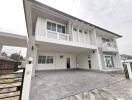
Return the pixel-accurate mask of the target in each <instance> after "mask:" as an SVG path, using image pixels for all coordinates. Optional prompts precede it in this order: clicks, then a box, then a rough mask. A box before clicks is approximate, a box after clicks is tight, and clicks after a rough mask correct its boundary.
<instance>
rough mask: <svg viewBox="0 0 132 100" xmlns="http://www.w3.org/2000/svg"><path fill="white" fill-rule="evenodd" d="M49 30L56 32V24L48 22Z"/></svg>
mask: <svg viewBox="0 0 132 100" xmlns="http://www.w3.org/2000/svg"><path fill="white" fill-rule="evenodd" d="M47 29H48V30H51V31H56V24H55V23H51V22H47Z"/></svg>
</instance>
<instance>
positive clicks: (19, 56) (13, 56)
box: [11, 53, 23, 61]
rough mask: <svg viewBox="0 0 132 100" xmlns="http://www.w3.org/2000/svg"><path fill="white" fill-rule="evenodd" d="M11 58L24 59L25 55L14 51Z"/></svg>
mask: <svg viewBox="0 0 132 100" xmlns="http://www.w3.org/2000/svg"><path fill="white" fill-rule="evenodd" d="M11 59H14V60H17V61H19V60H23V56H21V55H19V54H18V53H13V54H11Z"/></svg>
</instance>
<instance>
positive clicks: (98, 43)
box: [35, 17, 120, 70]
mask: <svg viewBox="0 0 132 100" xmlns="http://www.w3.org/2000/svg"><path fill="white" fill-rule="evenodd" d="M46 24H47V18H44V17H38V18H37V22H36V29H35V39H37V40H39V41H46V42H51V43H56V44H59V43H60V44H64V45H70V46H77V47H78V46H80V47H82V46H83V47H86V48H87V47H92V46H95V47H100V48H102V44H103V43H102V37H101V36H100V35H97V33H96V29H92V30H90V31H89V30H84V29H83V28H82V27H79V26H75V25H73V24H72V23H70V22H69V23H68V25H67V26H66V32H67V34H65V35H69V36H71V35H72V39H71V40H59V38H58V37H59V34H60V33H57V32H52V31H47V29H46ZM74 28H76V31H74V30H73V29H74ZM79 29H81V30H82V33H80V32H79ZM85 31H86V32H87V34H84V32H85ZM48 33H50V34H54V35H56V37H54V38H49V37H47V35H48ZM61 34H62V35H63V33H61ZM114 42H115V43H116V40H114ZM91 49H92V48H91ZM93 51H94V53H93ZM38 55H49V56H50V55H52V56H54V64H37V62H36V63H35V64H37V67H36V70H43V69H66V58H65V57H68V56H69V57H70V58H71V61H70V63H71V68H76V56H75V55H73V54H66V53H64V54H63V53H59V52H58V53H54V52H52V53H45V52H39V51H38ZM59 55H64V58H63V59H60V58H59ZM90 55H91V65H92V69H97V70H102V69H105V68H106V66H105V60H104V54H103V52H100V51H99V49H97V48H96V49H94V50H91V53H90ZM77 58H78V59H77V60H78V67H79V68H84V69H87V68H89V66H88V54H87V55H86V53H82V54H81V55H77ZM114 59H115V62H116V63H115V65H116V66H119V65H120V64H119V63H120V61H119V59H118V57H115V58H114ZM37 60H38V58H37Z"/></svg>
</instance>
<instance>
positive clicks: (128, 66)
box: [127, 63, 132, 80]
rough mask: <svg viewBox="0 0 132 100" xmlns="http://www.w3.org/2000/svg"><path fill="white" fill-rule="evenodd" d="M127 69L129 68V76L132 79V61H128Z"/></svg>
mask: <svg viewBox="0 0 132 100" xmlns="http://www.w3.org/2000/svg"><path fill="white" fill-rule="evenodd" d="M127 70H128V74H129V78H130V80H132V67H131V65H130V63H127Z"/></svg>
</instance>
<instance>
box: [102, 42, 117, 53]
mask: <svg viewBox="0 0 132 100" xmlns="http://www.w3.org/2000/svg"><path fill="white" fill-rule="evenodd" d="M102 51H104V52H118V49H117V46H116V44H115V43H111V42H105V43H103V45H102Z"/></svg>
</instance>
